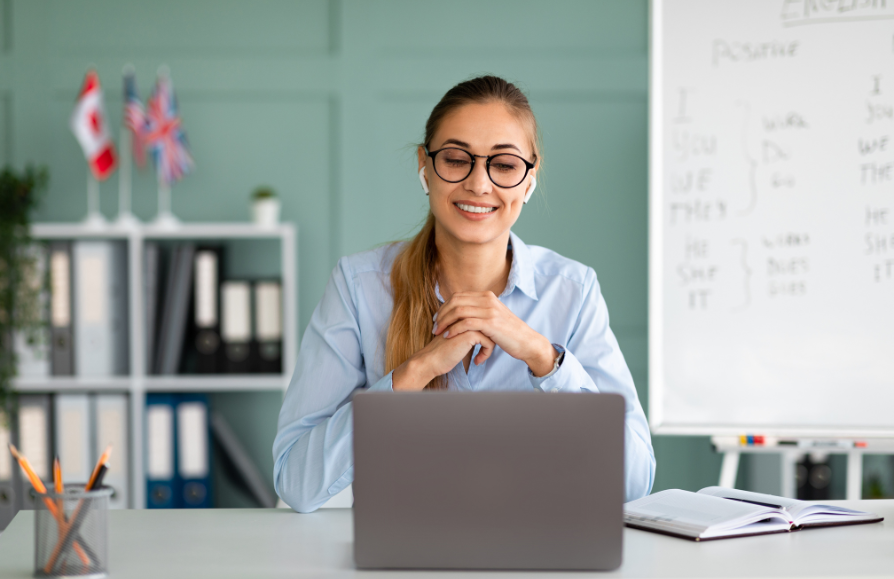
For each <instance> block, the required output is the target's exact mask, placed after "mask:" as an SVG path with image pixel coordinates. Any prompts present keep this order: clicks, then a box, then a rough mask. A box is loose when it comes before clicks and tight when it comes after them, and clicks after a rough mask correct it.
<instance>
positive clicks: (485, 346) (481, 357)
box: [475, 334, 496, 366]
mask: <svg viewBox="0 0 894 579" xmlns="http://www.w3.org/2000/svg"><path fill="white" fill-rule="evenodd" d="M482 335H483V334H482ZM484 337H485V340H482V341H481V342H480V343H481V349H480V350H478V355H477V356H475V365H476V366H480V365H481V364H483V363H484V361H485V360H487V359H488V358H490V355H491V354H493V353H494V348H495V347H496V344H494V343H493V342H492V341H491V340H490V339H489V338H487V336H484Z"/></svg>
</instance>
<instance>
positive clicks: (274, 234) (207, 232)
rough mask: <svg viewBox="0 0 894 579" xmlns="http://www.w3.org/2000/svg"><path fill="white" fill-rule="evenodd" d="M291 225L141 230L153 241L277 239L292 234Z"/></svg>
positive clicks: (211, 225)
mask: <svg viewBox="0 0 894 579" xmlns="http://www.w3.org/2000/svg"><path fill="white" fill-rule="evenodd" d="M293 231H294V227H293V226H292V224H291V223H280V224H279V225H277V226H276V227H259V226H257V225H255V224H254V223H239V222H237V223H190V224H188V225H187V224H184V225H181V226H180V227H177V228H175V229H166V228H159V227H154V226H152V225H146V226H144V227H142V228H140V232H141V235H142V236H143V237H146V238H151V239H195V238H199V239H216V238H234V237H235V238H255V239H264V238H267V239H276V238H280V237H283V236H284V235H286V234H287V233H292V232H293Z"/></svg>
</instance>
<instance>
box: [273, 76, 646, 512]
mask: <svg viewBox="0 0 894 579" xmlns="http://www.w3.org/2000/svg"><path fill="white" fill-rule="evenodd" d="M418 163H419V177H420V180H421V184H422V188H423V190H424V191H425V193H426V194H427V195H428V196H429V207H430V213H429V215H428V218H427V219H426V222H425V224H424V225H423V227H422V228H421V230H420V231H419V232H418V233H417V234H416V236H415V237H414V238H413V239H411V240H409V241H407V242H401V243H396V244H391V245H388V246H385V247H382V248H379V249H376V250H372V251H368V252H364V253H360V254H356V255H352V256H348V257H345V258H342V259H341V260H339V263H338V266H337V267H336V268H335V271H333V273H332V277H331V278H330V280H329V284H328V286H327V287H326V291H325V293H324V295H323V298H322V300H321V301H320V304H319V305H318V306H317V308H316V310H315V311H314V314H313V317H312V319H311V321H310V324H309V325H308V328H307V330H306V332H305V334H304V340H303V342H302V344H301V352H300V354H299V359H298V364H297V366H296V369H295V374H294V376H293V378H292V382H291V384H290V386H289V390H288V392H287V393H286V396H285V399H284V401H283V407H282V410H281V412H280V417H279V429H278V433H277V436H276V440H275V441H274V448H273V453H274V458H275V460H276V463H275V467H274V479H275V485H276V491H277V493H278V494H279V496H280V497H282V498H283V500H285V502H286V503H288V504H289V505H290V506H292V508H294V509H295V510H298V511H302V512H307V511H312V510H315V509H317V508H318V507H320V506H321V505H322V504H323V503H325V502H326V501H327V500H328V499H329V498H330V497H331V496H332V495H334V494H336V493H338V492H340V491H341V490H343V489H344V488H345V487H347V486H348V485H349V484H351V482H352V480H353V475H354V472H353V464H354V461H353V449H352V403H351V401H350V400H351V396H352V394H353V393H354V391H355V390H356V389H358V388H365V389H369V390H379V391H398V390H409V391H413V390H424V389H428V390H432V389H449V390H460V391H462V390H465V391H482V390H510V391H511V390H514V391H519V390H532V389H534V390H541V391H545V392H613V393H619V394H621V395H623V396H624V397H625V399H626V401H627V403H626V416H625V469H626V473H625V475H626V476H625V480H626V494H627V500H633V499H636V498H639V497H641V496H644V495H647V494H648V493H649V491H650V490H651V488H652V482H653V480H654V475H655V456H654V453H653V450H652V444H651V439H650V436H649V429H648V426H647V424H646V419H645V415H644V413H643V410H642V406H641V405H640V402H639V400H638V398H637V395H636V390H635V389H634V385H633V379H632V377H631V375H630V371H629V370H628V368H627V364H626V362H625V361H624V357H623V355H622V354H621V351H620V348H619V347H618V342H617V340H616V339H615V336H614V334H613V333H612V331H611V329H610V328H609V325H608V310H607V307H606V304H605V300H604V299H603V297H602V293H601V291H600V289H599V284H598V282H597V281H596V274H595V272H594V271H593V270H592V269H591V268H589V267H586V266H584V265H583V264H580V263H577V262H575V261H572V260H570V259H567V258H564V257H562V256H560V255H558V254H556V253H555V252H552V251H550V250H548V249H545V248H541V247H536V246H528V245H526V244H524V243H523V242H522V241H521V239H519V238H518V237H517V236H516V235H515V234H514V233H512V231H511V229H512V226H513V225H514V224H515V222H516V221H517V220H518V217H519V215H520V214H521V211H522V207H523V206H524V204H525V203H526V202H527V200H528V199H530V196H531V194H532V193H533V192H534V189H535V187H536V174H537V171H538V169H539V166H540V149H539V146H538V132H537V121H536V119H535V117H534V113H533V111H532V110H531V107H530V105H529V103H528V99H527V98H526V97H525V95H524V94H523V93H522V92H521V91H520V90H519V89H518V88H517V87H515V86H514V85H513V84H511V83H508V82H506V81H505V80H503V79H501V78H497V77H493V76H484V77H479V78H475V79H472V80H468V81H465V82H463V83H460V84H458V85H456V86H455V87H453V88H452V89H450V90H449V91H448V92H447V94H445V95H444V97H443V98H442V99H441V101H440V102H439V103H438V104H437V105H436V106H435V108H434V109H433V111H432V113H431V116H430V117H429V119H428V122H427V123H426V127H425V141H424V142H423V143H422V144H420V145H419V148H418ZM537 428H538V425H536V424H532V425H531V429H532V432H534V431H536V429H537ZM593 442H594V444H595V443H597V441H593Z"/></svg>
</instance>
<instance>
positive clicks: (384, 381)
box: [367, 371, 394, 392]
mask: <svg viewBox="0 0 894 579" xmlns="http://www.w3.org/2000/svg"><path fill="white" fill-rule="evenodd" d="M392 374H394V371H391V372H388V373H387V374H385V375H384V376H382V377H381V378H380V379H379V381H378V382H376V383H375V384H373V385H372V386H369V387H368V388H367V390H368V391H370V392H394V388H393V386H394V382H393V380H392V378H393V377H392Z"/></svg>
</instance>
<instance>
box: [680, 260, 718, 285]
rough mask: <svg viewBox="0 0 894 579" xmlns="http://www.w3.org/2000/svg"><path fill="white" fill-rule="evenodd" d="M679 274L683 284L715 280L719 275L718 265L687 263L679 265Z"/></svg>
mask: <svg viewBox="0 0 894 579" xmlns="http://www.w3.org/2000/svg"><path fill="white" fill-rule="evenodd" d="M677 275H679V276H680V281H681V282H682V283H683V285H689V284H691V283H699V282H702V283H704V282H713V281H714V278H715V276H716V275H717V266H716V265H707V266H704V265H702V266H699V265H689V264H688V263H687V264H683V265H680V266H678V267H677Z"/></svg>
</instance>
